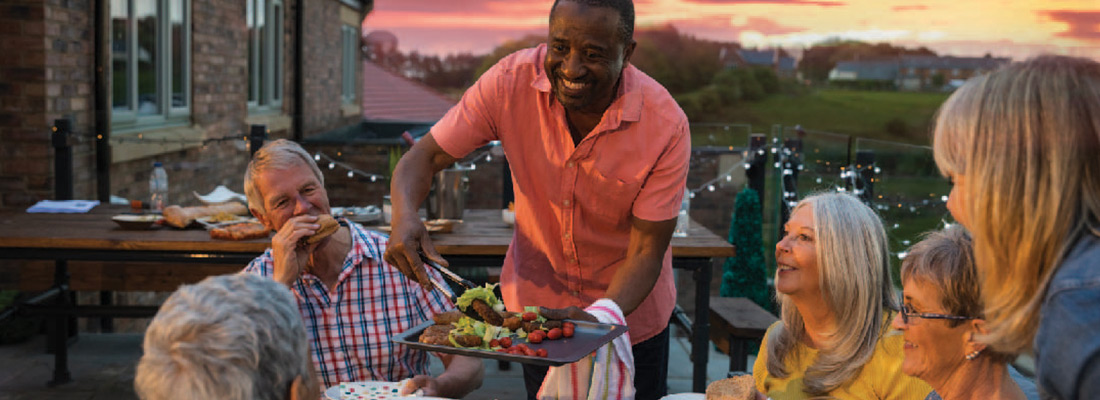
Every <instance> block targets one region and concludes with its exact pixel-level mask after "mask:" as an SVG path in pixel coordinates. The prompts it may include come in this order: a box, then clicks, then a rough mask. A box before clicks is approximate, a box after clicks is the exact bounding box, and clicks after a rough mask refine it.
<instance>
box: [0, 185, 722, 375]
mask: <svg viewBox="0 0 1100 400" xmlns="http://www.w3.org/2000/svg"><path fill="white" fill-rule="evenodd" d="M126 211H128V208H125V207H121V206H98V207H96V208H94V209H92V210H91V211H90V212H88V213H83V214H44V213H43V214H32V213H26V212H0V259H21V260H53V261H54V265H53V267H54V268H53V286H52V287H51V288H50V289H49V290H47V291H46V292H48V293H49V294H51V295H56V296H52V300H50V301H49V302H45V303H47V304H40V305H36V306H34V307H33V308H31V309H32V310H36V311H39V312H41V313H42V314H45V315H49V316H51V317H52V318H51V320H52V321H53V322H54V324H55V325H54V327H53V329H50V330H49V331H50V332H51V334H50V336H51V337H50V339H49V342H50V343H52V344H53V348H54V349H56V350H58V351H55V366H54V381H53V383H55V384H56V383H64V382H65V381H68V380H69V379H70V377H69V373H68V366H67V354H66V351H65V345H64V343H65V341H66V340H67V339H66V335H64V334H63V333H64V332H67V331H68V329H69V328H68V327H67V325H66V324H67V321H68V320H69V319H70V318H72V317H73V316H81V317H107V316H122V317H134V316H150V315H152V314H154V313H155V311H156V307H152V306H146V307H137V308H135V307H133V306H112V305H102V304H101V305H94V306H91V305H76V304H72V301H71V296H70V295H69V294H70V293H71V290H72V288H71V287H70V286H69V284H70V282H69V275H70V271H69V268H70V263H69V262H70V261H99V262H100V263H98V264H96V265H97V266H98V267H99V268H103V269H104V270H103V271H102V273H103V274H104V275H110V274H114V278H116V279H119V280H123V281H125V280H128V279H129V280H132V279H141V275H142V271H148V272H150V273H154V272H155V269H150V268H145V269H137V270H133V269H130V270H126V273H124V274H123V273H121V272H119V271H121V269H122V268H125V266H126V265H127V264H128V263H146V264H148V263H153V264H154V265H163V266H167V265H178V264H203V265H210V264H221V265H226V266H233V267H231V268H230V269H232V270H236V269H238V268H237V266H239V267H240V268H243V267H244V266H245V265H246V264H247V263H248V262H249V261H251V260H252V259H253V258H255V257H256V256H258V255H259V254H261V253H263V252H264V251H265V250H266V249H267V248H268V247H269V245H270V239H254V240H245V241H226V240H216V239H211V238H210V235H209V233H208V232H207V231H206V230H203V229H195V228H192V229H175V228H170V227H155V228H154V229H150V230H124V229H121V228H120V227H119V226H118V225H116V224H115V223H114V222H113V221H111V217H112V216H114V215H117V214H121V213H124V212H126ZM366 227H367V228H368V229H370V228H375V229H379V230H381V229H380V227H377V226H374V227H372V226H371V225H369V224H368V225H366ZM512 234H513V230H512V227H511V226H509V225H507V224H505V223H504V221H503V220H502V219H501V212H500V210H466V211H465V213H464V216H463V221H462V223H459V224H455V225H454V227H453V230H452V231H451V232H448V233H433V234H432V240H433V242H434V244H435V247H436V250H438V251H439V253H440V254H441V255H443V256H444V257H445V258H446V259H447V260H448V262H450V263H451V265H452V266H455V267H493V266H497V267H499V266H500V265H502V264H503V260H504V255H505V253H506V252H507V250H508V245H509V243H510V242H511V239H512ZM733 254H734V248H733V246H732V245H730V244H729V243H727V242H726V241H725V240H723V239H722V238H720V237H718V236H717V235H715V234H713V233H711V232H710V231H708V230H707V229H706V228H703V227H702V226H701V225H699V224H697V223H694V222H692V224H691V226H690V229H689V231H688V236H687V237H674V238H673V239H672V257H673V267H674V268H676V269H682V270H688V271H691V273H692V277H693V279H694V281H695V301H694V305H695V310H694V311H695V312H694V319H693V320H690V319H688V318H687V317H686V315H685V314H684V313H683V312H682V311H681V310H680V308H679V307H677V310H678V312H677V313H676V315H674V317H675V318H674V319H675V321H674V322H678V323H677V325H680V326H681V327H683V328H685V329H686V330H688V331H689V332H690V334H691V337H692V340H691V341H692V357H691V359H692V363H693V373H692V390H694V391H696V392H702V391H704V390H705V389H706V387H705V384H706V365H707V361H708V360H707V356H708V352H707V346H708V344H707V342H708V340H709V339H708V337H709V331H710V325H709V322H708V318H707V312H708V309H709V303H710V282H711V279H712V266H713V262H714V261H713V260H714V259H716V258H724V257H731V256H733ZM73 265H76V264H73ZM116 269H117V270H116ZM135 271H136V272H135ZM173 276H176V275H173ZM163 279H168V280H171V279H174V278H173V277H168V278H163ZM181 279H182V280H184V281H183V282H169V283H171V284H174V285H178V284H179V283H190V282H191V281H194V280H195V279H196V278H195V277H187V278H181ZM173 287H174V286H173ZM147 290H148V289H147ZM40 297H44V296H40ZM675 367H676V366H670V368H675Z"/></svg>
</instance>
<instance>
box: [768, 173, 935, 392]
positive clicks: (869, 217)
mask: <svg viewBox="0 0 1100 400" xmlns="http://www.w3.org/2000/svg"><path fill="white" fill-rule="evenodd" d="M784 228H785V230H786V232H787V233H786V236H785V237H784V238H783V240H781V241H780V242H779V243H778V244H776V245H775V258H776V263H777V265H778V268H777V270H776V275H775V290H776V296H777V297H778V299H779V302H780V306H781V319H780V321H779V322H776V323H775V325H772V327H771V328H769V329H768V333H767V334H766V335H765V338H764V343H763V345H762V346H761V347H760V354H759V355H758V356H757V359H756V364H755V365H754V367H753V376H754V378H755V379H756V386H757V390H759V391H760V392H762V393H764V394H766V395H767V396H768V397H770V398H772V399H774V400H786V399H807V398H837V399H859V400H866V399H912V400H923V399H924V398H925V397H926V396H927V395H928V393H929V392H931V391H932V388H931V387H929V386H928V384H926V383H924V382H923V381H921V380H919V379H916V378H913V377H910V376H907V375H905V374H904V373H902V372H901V368H900V367H901V363H902V361H904V357H905V355H904V353H903V350H902V346H903V340H902V337H901V335H900V334H898V332H896V331H891V330H890V326H889V322H888V321H889V320H890V318H891V316H892V313H893V312H894V310H896V309H897V302H896V299H897V296H896V295H895V294H894V289H893V286H892V285H891V280H890V258H889V257H890V255H889V251H888V250H887V244H886V230H885V229H883V227H882V222H881V221H880V220H879V218H878V216H877V215H875V213H874V211H872V210H871V209H870V208H868V207H867V206H866V205H864V204H863V203H861V202H860V201H859V200H857V199H856V198H855V197H852V196H849V195H845V194H837V193H827V194H818V195H814V196H810V197H807V198H806V199H804V200H802V201H801V202H799V203H798V205H796V206H795V208H794V211H793V212H792V213H791V219H790V221H788V222H787V224H786V225H785V226H784Z"/></svg>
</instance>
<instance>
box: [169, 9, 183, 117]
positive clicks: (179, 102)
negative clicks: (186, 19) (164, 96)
mask: <svg viewBox="0 0 1100 400" xmlns="http://www.w3.org/2000/svg"><path fill="white" fill-rule="evenodd" d="M183 3H184V0H170V1H169V2H168V8H169V9H170V10H171V12H169V21H170V23H171V28H172V31H171V33H170V36H169V38H170V42H169V43H170V45H171V46H172V107H186V106H187V98H186V97H187V96H185V93H184V90H186V88H185V87H184V82H185V81H184V74H185V73H186V72H187V71H186V68H187V65H185V64H184V63H183V60H184V57H185V56H186V54H185V53H184V52H185V51H186V48H185V45H186V42H185V40H187V36H186V35H187V31H186V29H187V27H186V26H184V25H183V12H184V10H183Z"/></svg>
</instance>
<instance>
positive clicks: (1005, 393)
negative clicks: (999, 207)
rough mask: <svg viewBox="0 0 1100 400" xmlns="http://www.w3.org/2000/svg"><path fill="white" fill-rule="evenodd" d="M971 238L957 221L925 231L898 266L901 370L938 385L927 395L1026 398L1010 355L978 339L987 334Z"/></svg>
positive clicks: (937, 398) (952, 399) (951, 399)
mask: <svg viewBox="0 0 1100 400" xmlns="http://www.w3.org/2000/svg"><path fill="white" fill-rule="evenodd" d="M977 275H978V272H977V270H975V269H974V257H973V252H972V251H971V242H970V236H969V234H968V233H967V232H966V230H965V229H963V228H962V227H960V226H957V225H956V226H954V227H951V228H948V229H946V230H942V231H935V232H932V233H930V234H929V235H928V236H927V237H925V239H924V240H922V241H920V242H919V243H917V244H915V245H913V247H911V248H910V249H909V255H908V256H906V257H905V261H903V262H902V264H901V282H902V293H903V295H902V303H901V312H900V313H898V315H897V316H895V317H894V322H893V326H894V328H897V329H898V330H900V331H902V332H904V337H905V362H904V363H902V364H901V370H902V372H905V373H906V374H908V375H912V376H915V377H918V378H920V379H923V380H924V381H925V382H928V384H930V385H932V388H934V389H935V391H934V392H932V393H931V394H929V395H928V399H927V400H941V399H942V400H966V399H994V400H996V399H1010V400H1017V399H1019V400H1023V399H1025V396H1024V393H1023V391H1021V390H1020V387H1019V386H1018V385H1017V384H1016V383H1015V381H1013V380H1012V378H1010V377H1009V373H1008V362H1010V361H1012V360H1013V359H1014V358H1015V357H1013V356H1012V354H1006V353H1000V352H997V351H994V350H993V349H990V348H989V347H988V346H986V345H985V344H983V343H981V342H978V341H977V340H975V336H977V335H978V334H980V333H985V321H984V320H982V319H981V318H980V317H981V315H982V301H981V298H980V296H981V290H980V289H979V288H978V276H977Z"/></svg>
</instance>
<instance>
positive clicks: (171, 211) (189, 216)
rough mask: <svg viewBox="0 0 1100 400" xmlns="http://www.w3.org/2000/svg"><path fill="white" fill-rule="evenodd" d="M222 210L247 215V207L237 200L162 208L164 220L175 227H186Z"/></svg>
mask: <svg viewBox="0 0 1100 400" xmlns="http://www.w3.org/2000/svg"><path fill="white" fill-rule="evenodd" d="M223 212H224V213H229V214H234V215H248V207H245V206H244V204H241V203H237V202H232V203H224V204H217V205H212V206H201V207H180V206H168V207H165V208H164V221H165V222H168V224H169V225H172V226H174V227H176V228H186V227H187V226H188V225H191V223H192V222H195V220H196V219H199V218H202V217H209V216H211V215H217V214H218V213H223Z"/></svg>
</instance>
